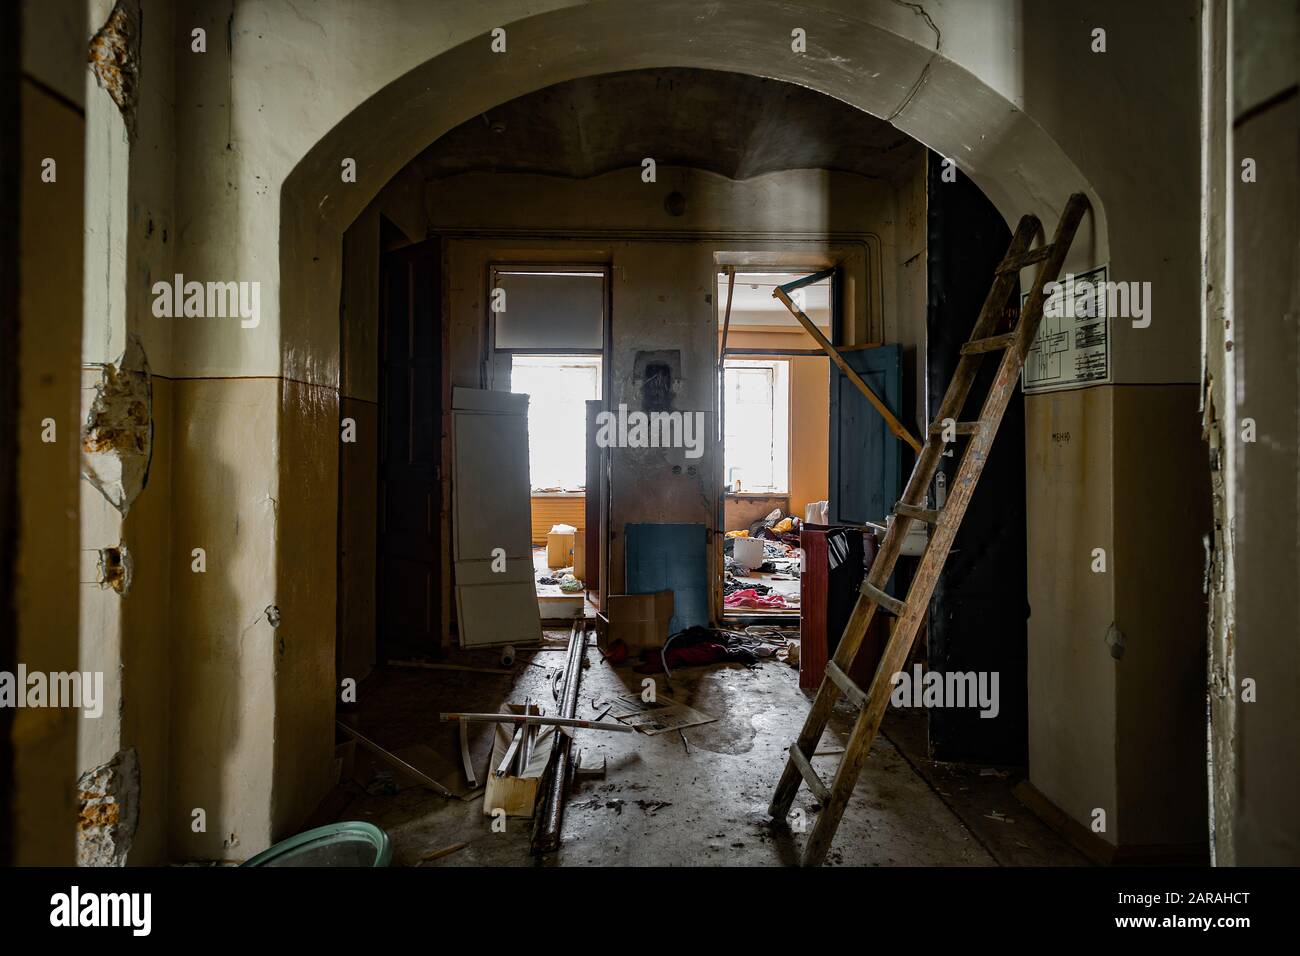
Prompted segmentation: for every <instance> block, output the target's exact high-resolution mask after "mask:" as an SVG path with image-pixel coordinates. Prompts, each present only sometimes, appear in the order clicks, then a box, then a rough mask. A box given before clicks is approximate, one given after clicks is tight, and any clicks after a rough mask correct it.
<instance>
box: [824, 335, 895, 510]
mask: <svg viewBox="0 0 1300 956" xmlns="http://www.w3.org/2000/svg"><path fill="white" fill-rule="evenodd" d="M841 354H842V355H843V356H844V361H845V362H847V363H848V365H849V367H850V368H852V369H853V370H854V371H855V372H857V373H858V374H859V375H861V376H862V378H863V380H864V381H865V382H866V383H867V384H868V385H869V386H871V390H872V391H874V392H875V393H876V394H877V395H879V396H880V397H881V398H882V399H883V400H884V402H885V404H886V405H888V406H889V408H890V410H891V411H893V413H894V414H895V415H897V416H898V417H899V419H900V420H901V419H902V418H903V416H902V415H901V414H900V412H901V405H902V391H903V387H902V367H901V355H902V353H901V350H900V348H899V346H898V345H883V346H881V347H880V348H876V349H863V350H861V351H853V352H843V353H841ZM900 444H901V443H900V442H899V440H898V439H897V438H895V437H894V436H893V435H892V434H890V432H889V428H888V427H887V426H886V425H885V420H884V419H883V418H882V417H881V416H880V413H879V412H878V411H876V410H875V408H873V407H872V405H871V403H870V402H869V401H867V397H866V396H865V395H863V394H862V392H860V391H859V390H858V387H857V386H856V385H854V384H853V382H851V381H850V380H849V378H848V376H847V375H845V374H844V373H843V372H841V371H840V370H839V367H838V366H836V365H835V363H834V362H832V363H831V434H830V453H831V463H830V495H831V499H830V500H831V505H830V521H831V523H832V524H865V523H866V522H868V521H876V522H881V523H883V522H884V520H885V516H886V515H887V514H889V513H890V511H891V510H892V509H893V507H894V503H895V502H896V501H898V499H899V496H900V495H901V494H902V473H901V470H900V469H901V460H900V451H901V449H900Z"/></svg>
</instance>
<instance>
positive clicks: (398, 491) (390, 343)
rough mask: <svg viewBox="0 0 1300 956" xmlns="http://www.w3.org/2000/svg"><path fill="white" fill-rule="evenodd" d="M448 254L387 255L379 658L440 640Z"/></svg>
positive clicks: (432, 244)
mask: <svg viewBox="0 0 1300 956" xmlns="http://www.w3.org/2000/svg"><path fill="white" fill-rule="evenodd" d="M441 262H442V254H441V248H440V243H439V241H438V240H437V239H430V240H427V241H425V242H420V243H416V244H415V245H410V246H404V247H402V248H400V249H393V250H390V251H386V252H384V253H383V256H382V259H381V265H380V307H379V325H380V329H379V405H380V407H379V421H380V435H379V463H378V465H379V482H378V494H379V498H378V502H377V514H378V542H377V552H378V561H377V574H378V580H377V582H376V597H377V621H378V627H377V634H376V642H377V652H378V658H379V660H381V661H383V660H388V659H391V658H394V657H405V656H410V655H412V654H420V655H428V654H431V653H437V652H438V650H439V648H440V645H441V643H442V604H443V599H444V596H443V588H442V574H441V567H442V492H441V487H440V480H439V479H440V471H441V464H442V432H443V423H442V418H443V394H442V393H443V388H442V315H441V313H442V291H441V289H442V283H441Z"/></svg>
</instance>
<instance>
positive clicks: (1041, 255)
mask: <svg viewBox="0 0 1300 956" xmlns="http://www.w3.org/2000/svg"><path fill="white" fill-rule="evenodd" d="M1051 254H1052V244H1051V243H1048V244H1047V245H1045V246H1039V247H1038V248H1037V249H1031V250H1030V251H1029V252H1026V253H1024V254H1023V255H1019V256H1016V257H1015V258H1014V259H1003V260H1002V261H1001V262H1000V263H998V271H997V274H998V275H1000V276H1004V275H1006V274H1007V273H1009V272H1019V271H1020V270H1021V269H1023V268H1024V267H1025V266H1032V265H1033V264H1034V263H1035V262H1042V261H1043V260H1044V259H1046V258H1047V257H1048V256H1050V255H1051Z"/></svg>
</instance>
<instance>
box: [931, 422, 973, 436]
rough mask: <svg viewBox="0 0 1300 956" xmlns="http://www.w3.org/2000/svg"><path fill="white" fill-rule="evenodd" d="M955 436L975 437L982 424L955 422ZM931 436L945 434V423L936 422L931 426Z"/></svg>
mask: <svg viewBox="0 0 1300 956" xmlns="http://www.w3.org/2000/svg"><path fill="white" fill-rule="evenodd" d="M952 424H953V429H952V431H953V434H954V435H974V434H976V433H978V432H979V430H980V425H981V424H982V423H981V422H953V423H952ZM930 434H931V435H942V434H943V422H934V423H932V424H931V425H930Z"/></svg>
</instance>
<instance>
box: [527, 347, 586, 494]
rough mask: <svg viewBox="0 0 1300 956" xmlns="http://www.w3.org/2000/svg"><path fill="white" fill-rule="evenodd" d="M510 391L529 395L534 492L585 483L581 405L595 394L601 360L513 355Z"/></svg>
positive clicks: (583, 412) (583, 407)
mask: <svg viewBox="0 0 1300 956" xmlns="http://www.w3.org/2000/svg"><path fill="white" fill-rule="evenodd" d="M510 391H512V392H514V393H515V394H516V395H518V394H524V395H527V396H528V470H529V474H530V475H531V481H532V486H533V491H535V492H538V491H582V490H583V489H584V488H585V487H586V483H587V405H586V403H587V402H588V401H589V400H592V399H598V398H600V359H599V358H598V357H596V356H563V355H515V356H513V362H512V365H511V374H510Z"/></svg>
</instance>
